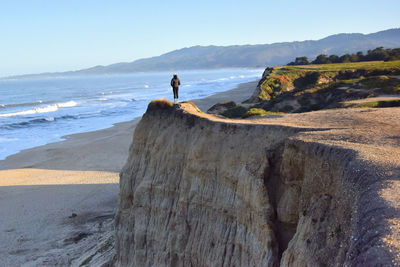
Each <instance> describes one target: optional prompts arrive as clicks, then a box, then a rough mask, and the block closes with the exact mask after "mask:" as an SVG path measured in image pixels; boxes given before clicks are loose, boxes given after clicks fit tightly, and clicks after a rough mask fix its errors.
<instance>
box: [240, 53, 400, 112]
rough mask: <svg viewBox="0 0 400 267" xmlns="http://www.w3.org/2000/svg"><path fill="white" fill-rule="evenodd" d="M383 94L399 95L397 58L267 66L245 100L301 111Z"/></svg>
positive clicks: (270, 107)
mask: <svg viewBox="0 0 400 267" xmlns="http://www.w3.org/2000/svg"><path fill="white" fill-rule="evenodd" d="M383 96H392V97H395V96H399V97H400V60H397V61H390V62H383V61H370V62H358V63H339V64H320V65H301V66H280V67H274V68H267V69H266V71H265V72H264V75H263V77H262V79H261V80H260V82H259V85H258V87H257V90H256V93H255V95H253V97H252V98H251V99H249V100H248V101H247V103H254V104H256V103H257V105H256V106H257V107H258V108H263V109H265V110H267V111H273V112H305V111H312V110H319V109H327V108H341V107H353V106H357V105H356V104H354V105H352V104H349V103H347V102H346V101H351V100H356V99H365V98H373V97H383ZM391 100H393V99H391ZM378 101H379V99H378ZM364 103H365V102H364ZM363 106H368V105H366V104H364V105H363ZM376 106H386V105H385V104H382V105H376Z"/></svg>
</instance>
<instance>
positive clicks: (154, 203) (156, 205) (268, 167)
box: [115, 101, 400, 266]
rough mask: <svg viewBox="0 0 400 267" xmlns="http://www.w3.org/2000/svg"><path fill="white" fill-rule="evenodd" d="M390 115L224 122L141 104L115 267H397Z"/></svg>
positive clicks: (395, 142) (394, 135)
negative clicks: (143, 112)
mask: <svg viewBox="0 0 400 267" xmlns="http://www.w3.org/2000/svg"><path fill="white" fill-rule="evenodd" d="M389 111H390V112H389ZM398 118H400V109H399V108H391V109H381V110H371V109H368V110H336V111H321V112H312V113H305V114H288V115H282V116H275V117H274V118H268V119H261V118H257V119H251V120H227V119H222V118H219V117H215V116H213V115H208V114H203V113H200V112H198V110H197V108H195V107H194V106H193V105H191V104H189V103H188V104H180V105H172V103H169V102H167V101H158V102H157V101H155V102H152V103H151V104H150V105H149V108H148V110H147V112H146V113H145V115H144V116H143V118H142V120H141V121H140V123H139V124H138V126H137V128H136V130H135V134H134V138H133V143H132V145H131V147H130V151H129V158H128V161H127V162H126V165H125V166H124V168H123V170H122V172H121V174H120V176H121V179H120V190H121V191H120V200H119V206H118V211H117V214H116V222H115V223H116V252H117V255H116V264H117V265H118V266H278V265H282V266H366V265H372V266H374V265H393V264H396V263H398V262H399V261H398V260H399V259H398V257H399V254H400V253H399V251H400V246H399V244H398V239H396V238H397V237H398V236H399V232H400V231H399V215H400V213H399V205H400V204H399V201H397V200H398V192H399V191H398V190H397V189H398V188H400V186H399V181H398V180H399V172H400V156H399V155H400V149H399V147H400V137H399V133H400V122H399V120H398ZM371 125H374V127H371Z"/></svg>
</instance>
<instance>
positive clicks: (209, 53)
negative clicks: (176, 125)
mask: <svg viewBox="0 0 400 267" xmlns="http://www.w3.org/2000/svg"><path fill="white" fill-rule="evenodd" d="M380 46H383V47H385V48H397V47H400V28H398V29H390V30H385V31H380V32H376V33H371V34H361V33H351V34H347V33H341V34H336V35H331V36H328V37H326V38H323V39H320V40H316V41H302V42H284V43H273V44H260V45H233V46H193V47H189V48H183V49H179V50H174V51H172V52H169V53H166V54H163V55H161V56H157V57H151V58H144V59H139V60H136V61H133V62H129V63H117V64H112V65H108V66H96V67H92V68H88V69H83V70H78V71H71V72H64V73H47V74H39V75H47V76H54V75H56V76H59V75H63V76H64V75H86V74H111V73H129V72H139V71H141V72H142V71H168V70H171V71H173V70H190V69H217V68H243V67H245V68H247V67H249V68H257V67H259V68H264V67H266V66H278V65H284V64H286V63H288V62H289V61H291V60H293V59H294V58H296V57H299V56H306V57H308V58H310V59H313V58H315V57H316V56H317V55H319V54H321V53H324V54H345V53H354V52H357V51H363V52H366V51H367V50H369V49H374V48H376V47H380ZM29 76H32V75H29ZM34 76H37V75H34ZM19 77H21V76H19ZM24 77H27V76H26V75H24Z"/></svg>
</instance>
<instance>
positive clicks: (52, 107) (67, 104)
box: [0, 101, 78, 118]
mask: <svg viewBox="0 0 400 267" xmlns="http://www.w3.org/2000/svg"><path fill="white" fill-rule="evenodd" d="M76 105H78V103H77V102H75V101H68V102H63V103H57V104H54V105H48V106H44V107H39V108H34V109H28V110H23V111H18V112H13V113H5V114H0V117H3V118H4V117H15V116H22V115H31V114H38V113H48V112H54V111H57V110H58V109H59V108H70V107H75V106H76Z"/></svg>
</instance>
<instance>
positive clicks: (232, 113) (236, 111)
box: [221, 106, 247, 118]
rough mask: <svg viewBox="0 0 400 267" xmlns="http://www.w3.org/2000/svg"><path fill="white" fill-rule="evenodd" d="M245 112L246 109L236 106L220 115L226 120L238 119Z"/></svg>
mask: <svg viewBox="0 0 400 267" xmlns="http://www.w3.org/2000/svg"><path fill="white" fill-rule="evenodd" d="M246 112H247V109H246V108H245V107H242V106H236V107H234V108H231V109H228V110H226V111H224V112H223V113H222V114H221V115H222V116H224V117H227V118H240V117H242V116H243V115H244V114H245V113H246Z"/></svg>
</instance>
